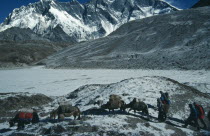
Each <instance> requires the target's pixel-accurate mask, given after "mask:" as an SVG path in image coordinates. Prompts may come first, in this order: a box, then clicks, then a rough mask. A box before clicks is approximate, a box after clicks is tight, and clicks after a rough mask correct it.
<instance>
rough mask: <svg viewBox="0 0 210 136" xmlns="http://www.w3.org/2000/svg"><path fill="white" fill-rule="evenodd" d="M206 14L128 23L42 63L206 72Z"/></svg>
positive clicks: (195, 11) (209, 10) (189, 12)
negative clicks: (198, 70)
mask: <svg viewBox="0 0 210 136" xmlns="http://www.w3.org/2000/svg"><path fill="white" fill-rule="evenodd" d="M209 13H210V8H209V7H204V8H198V9H190V10H183V11H178V12H173V13H171V14H166V15H159V16H153V17H149V18H145V19H141V20H135V21H131V22H129V23H127V24H124V25H122V26H121V27H120V28H119V29H117V30H116V31H114V32H113V33H111V34H110V35H109V36H107V37H104V38H100V39H97V40H92V41H88V42H84V43H80V44H76V46H74V47H69V48H66V49H65V50H63V52H62V51H60V52H59V53H57V54H54V55H52V56H49V57H48V58H47V59H46V60H43V62H44V63H46V66H47V67H52V68H62V67H65V68H111V69H112V68H114V69H115V68H129V69H133V68H134V69H135V68H138V69H139V68H143V69H145V68H146V69H148V68H149V69H209V68H210V65H209V64H210V63H208V62H209V61H210V56H209V49H210V45H209V44H208V43H209V41H210V39H209V36H208V35H210V34H209V31H208V30H209V29H210V27H209V20H208V18H210V16H209V15H210V14H209Z"/></svg>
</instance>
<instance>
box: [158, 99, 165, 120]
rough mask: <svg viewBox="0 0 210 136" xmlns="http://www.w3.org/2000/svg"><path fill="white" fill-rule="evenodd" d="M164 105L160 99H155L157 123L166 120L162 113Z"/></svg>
mask: <svg viewBox="0 0 210 136" xmlns="http://www.w3.org/2000/svg"><path fill="white" fill-rule="evenodd" d="M163 106H164V105H163V104H162V102H161V100H160V98H158V99H157V107H158V120H159V121H161V122H162V121H165V120H166V114H165V113H164V107H163Z"/></svg>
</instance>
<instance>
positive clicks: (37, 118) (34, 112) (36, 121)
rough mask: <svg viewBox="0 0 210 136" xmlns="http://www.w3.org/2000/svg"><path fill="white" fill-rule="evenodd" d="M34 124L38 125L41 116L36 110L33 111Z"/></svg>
mask: <svg viewBox="0 0 210 136" xmlns="http://www.w3.org/2000/svg"><path fill="white" fill-rule="evenodd" d="M31 122H32V123H38V122H39V116H38V114H37V111H36V109H33V118H32V121H31Z"/></svg>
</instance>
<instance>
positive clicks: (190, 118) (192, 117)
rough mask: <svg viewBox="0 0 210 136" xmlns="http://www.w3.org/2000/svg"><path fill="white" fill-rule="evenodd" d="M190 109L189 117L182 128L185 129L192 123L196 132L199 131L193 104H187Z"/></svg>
mask: <svg viewBox="0 0 210 136" xmlns="http://www.w3.org/2000/svg"><path fill="white" fill-rule="evenodd" d="M189 107H190V116H189V117H188V118H187V120H186V121H185V125H183V127H187V126H188V125H189V124H191V123H192V122H194V123H195V126H196V127H197V130H200V127H199V124H198V112H197V110H196V108H195V106H194V105H193V104H189Z"/></svg>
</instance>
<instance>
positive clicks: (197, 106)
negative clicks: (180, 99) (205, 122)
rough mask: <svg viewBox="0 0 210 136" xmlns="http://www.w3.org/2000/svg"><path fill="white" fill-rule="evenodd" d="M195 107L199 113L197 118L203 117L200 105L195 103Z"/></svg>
mask: <svg viewBox="0 0 210 136" xmlns="http://www.w3.org/2000/svg"><path fill="white" fill-rule="evenodd" d="M195 106H196V109H197V110H198V113H199V118H201V119H203V118H204V116H205V111H204V109H203V107H202V106H201V105H198V104H195Z"/></svg>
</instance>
